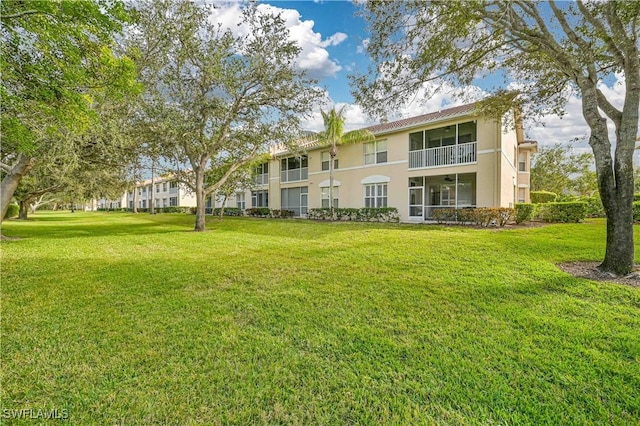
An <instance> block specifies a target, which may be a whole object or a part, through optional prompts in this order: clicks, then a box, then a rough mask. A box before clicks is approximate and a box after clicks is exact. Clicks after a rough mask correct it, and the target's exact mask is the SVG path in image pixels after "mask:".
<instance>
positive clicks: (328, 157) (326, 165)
mask: <svg viewBox="0 0 640 426" xmlns="http://www.w3.org/2000/svg"><path fill="white" fill-rule="evenodd" d="M329 161H331V155H330V154H329V151H325V152H323V153H322V170H329ZM333 168H334V169H337V168H338V159H337V158H334V159H333Z"/></svg>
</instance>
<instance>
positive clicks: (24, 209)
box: [18, 200, 29, 220]
mask: <svg viewBox="0 0 640 426" xmlns="http://www.w3.org/2000/svg"><path fill="white" fill-rule="evenodd" d="M18 204H19V206H20V212H19V213H18V219H19V220H27V213H28V211H29V210H28V206H29V201H27V200H20V202H19V203H18Z"/></svg>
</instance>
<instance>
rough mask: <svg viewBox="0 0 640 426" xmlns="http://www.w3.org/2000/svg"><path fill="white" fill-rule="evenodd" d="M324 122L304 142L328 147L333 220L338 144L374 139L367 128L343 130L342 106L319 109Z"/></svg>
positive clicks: (330, 200)
mask: <svg viewBox="0 0 640 426" xmlns="http://www.w3.org/2000/svg"><path fill="white" fill-rule="evenodd" d="M320 112H321V114H322V120H323V122H324V130H323V131H322V132H320V133H316V134H311V135H310V136H307V137H306V138H305V139H304V141H305V142H318V143H319V144H320V145H324V146H328V147H329V209H330V210H331V218H332V220H333V214H334V208H335V206H334V205H333V182H334V161H335V158H336V156H337V155H338V147H339V146H340V145H348V144H354V143H366V142H373V141H375V140H376V137H375V136H374V134H373V133H371V131H369V130H367V129H358V130H352V131H350V132H347V133H345V132H344V124H345V117H344V107H342V108H340V109H339V110H338V111H336V109H335V108H332V109H330V110H329V111H327V112H325V111H320Z"/></svg>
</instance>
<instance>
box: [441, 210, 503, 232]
mask: <svg viewBox="0 0 640 426" xmlns="http://www.w3.org/2000/svg"><path fill="white" fill-rule="evenodd" d="M514 215H515V210H514V209H512V208H508V207H479V208H463V209H457V210H456V209H454V208H444V209H435V210H434V211H433V219H434V220H436V221H437V222H438V223H449V222H458V223H461V224H465V223H466V224H472V225H476V226H484V227H485V228H486V227H489V226H491V225H496V226H500V227H503V226H505V225H506V224H507V222H509V221H510V220H512V219H513V217H514Z"/></svg>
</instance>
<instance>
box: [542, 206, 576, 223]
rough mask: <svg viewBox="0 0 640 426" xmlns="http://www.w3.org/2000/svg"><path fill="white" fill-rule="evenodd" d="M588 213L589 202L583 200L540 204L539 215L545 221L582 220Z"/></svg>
mask: <svg viewBox="0 0 640 426" xmlns="http://www.w3.org/2000/svg"><path fill="white" fill-rule="evenodd" d="M586 213H587V204H586V203H583V202H568V203H545V204H541V205H539V206H538V217H540V219H542V220H544V221H545V222H562V223H570V222H580V221H581V220H583V219H584V218H585V217H586Z"/></svg>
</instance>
